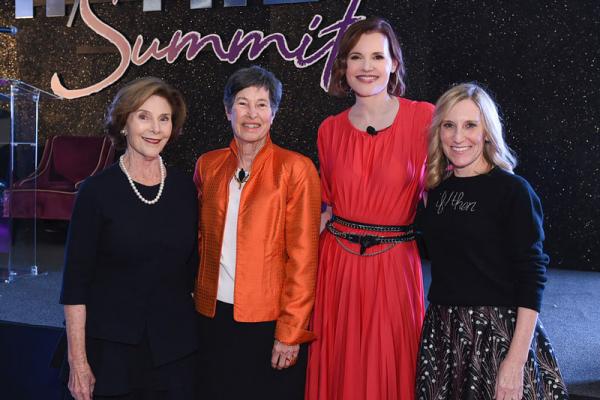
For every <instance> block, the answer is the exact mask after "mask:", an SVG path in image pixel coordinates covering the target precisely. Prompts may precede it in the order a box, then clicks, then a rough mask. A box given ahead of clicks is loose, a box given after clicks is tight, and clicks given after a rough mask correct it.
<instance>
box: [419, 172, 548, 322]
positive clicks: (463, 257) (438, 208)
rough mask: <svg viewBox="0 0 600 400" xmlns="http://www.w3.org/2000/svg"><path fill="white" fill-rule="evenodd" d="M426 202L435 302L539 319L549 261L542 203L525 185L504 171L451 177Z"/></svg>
mask: <svg viewBox="0 0 600 400" xmlns="http://www.w3.org/2000/svg"><path fill="white" fill-rule="evenodd" d="M427 203H428V204H427V208H426V209H425V210H424V212H423V213H422V215H421V216H420V218H419V222H418V225H419V228H420V229H421V230H422V232H423V234H424V238H425V243H426V245H427V249H428V253H429V258H430V259H431V269H432V282H431V287H430V290H429V295H428V298H429V301H430V302H432V303H435V304H442V305H460V306H471V305H472V306H477V305H487V306H516V307H526V308H530V309H533V310H536V311H538V312H539V310H540V306H541V299H542V292H543V289H544V284H545V282H546V277H545V272H546V267H547V265H548V256H547V255H546V254H544V252H543V247H542V241H543V240H544V231H543V227H542V221H543V216H542V207H541V204H540V200H539V198H538V197H537V195H536V194H535V192H534V191H533V189H532V188H531V186H530V185H529V183H528V182H527V181H526V180H525V179H523V178H521V177H520V176H518V175H513V174H510V173H508V172H506V171H503V170H502V169H500V168H498V167H496V168H494V169H492V170H491V171H490V172H489V173H487V174H483V175H477V176H473V177H467V178H459V177H455V176H451V177H449V178H448V179H446V180H444V181H443V182H442V183H441V184H440V185H439V186H438V187H436V188H435V189H433V190H432V191H430V193H429V196H428V201H427Z"/></svg>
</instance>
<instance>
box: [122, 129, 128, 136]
mask: <svg viewBox="0 0 600 400" xmlns="http://www.w3.org/2000/svg"><path fill="white" fill-rule="evenodd" d="M121 135H123V136H127V129H125V128H123V129H121Z"/></svg>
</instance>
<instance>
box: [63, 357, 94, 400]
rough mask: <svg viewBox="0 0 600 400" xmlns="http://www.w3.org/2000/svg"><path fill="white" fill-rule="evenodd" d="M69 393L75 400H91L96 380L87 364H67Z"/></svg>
mask: <svg viewBox="0 0 600 400" xmlns="http://www.w3.org/2000/svg"><path fill="white" fill-rule="evenodd" d="M69 367H70V368H71V372H70V373H69V391H70V392H71V396H73V397H74V398H75V400H92V399H93V397H94V384H95V383H96V378H95V377H94V373H93V372H92V369H91V368H90V365H89V364H88V363H87V362H78V363H72V364H71V363H69Z"/></svg>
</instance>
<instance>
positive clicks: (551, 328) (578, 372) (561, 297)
mask: <svg viewBox="0 0 600 400" xmlns="http://www.w3.org/2000/svg"><path fill="white" fill-rule="evenodd" d="M59 234H60V233H59ZM53 235H54V236H53V239H52V240H43V241H42V243H41V244H40V253H42V254H43V256H40V257H39V259H40V260H41V262H40V263H39V264H40V272H41V273H42V274H41V275H39V276H37V277H29V276H23V277H20V278H17V279H16V281H14V282H12V283H1V284H0V321H9V322H17V323H24V324H30V325H37V326H51V327H63V312H62V306H61V305H59V304H58V298H59V295H60V285H61V275H62V272H61V269H62V267H61V266H62V251H63V245H62V243H63V241H62V240H61V237H59V238H56V236H55V235H56V233H53ZM50 236H52V235H50ZM423 273H424V279H425V287H426V290H427V287H428V285H429V281H430V274H429V265H428V264H427V263H424V265H423ZM540 318H541V320H542V323H543V325H544V326H545V328H546V330H547V332H548V334H549V336H550V338H551V340H552V343H553V346H554V349H555V351H556V353H557V357H558V360H559V362H560V365H561V369H562V372H563V375H564V377H565V380H566V381H567V384H568V385H569V391H570V392H571V394H577V395H580V396H583V397H578V398H580V399H581V398H586V396H589V397H588V398H598V399H600V273H599V272H586V271H570V270H555V269H551V270H549V272H548V284H547V287H546V291H545V294H544V302H543V305H542V312H541V316H540ZM0 353H1V349H0Z"/></svg>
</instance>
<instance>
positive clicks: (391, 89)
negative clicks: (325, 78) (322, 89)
mask: <svg viewBox="0 0 600 400" xmlns="http://www.w3.org/2000/svg"><path fill="white" fill-rule="evenodd" d="M373 32H379V33H381V34H382V35H383V36H385V37H386V38H387V40H388V44H389V51H390V55H391V57H392V60H395V61H396V63H397V64H398V66H397V67H396V71H394V72H392V73H391V74H390V80H389V82H388V87H387V91H388V93H389V94H390V95H392V96H402V95H404V91H405V90H406V84H405V83H404V74H405V69H404V59H403V58H402V49H401V48H400V43H399V42H398V38H397V37H396V33H395V32H394V29H393V28H392V26H391V25H390V23H389V22H387V21H386V20H385V19H383V18H380V17H370V18H367V19H365V20H362V21H358V22H355V23H354V24H352V25H350V27H349V28H348V30H347V31H346V32H345V33H344V36H342V40H341V41H340V46H339V49H338V53H337V55H336V57H335V61H334V63H333V69H332V72H331V81H330V82H329V88H328V89H327V92H328V93H329V94H331V95H333V96H337V97H344V96H346V95H348V93H349V92H350V86H348V82H346V68H347V62H346V60H347V59H348V54H349V53H350V51H351V50H352V49H353V48H354V46H356V43H358V41H359V40H360V37H361V36H362V35H363V34H365V33H373Z"/></svg>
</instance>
